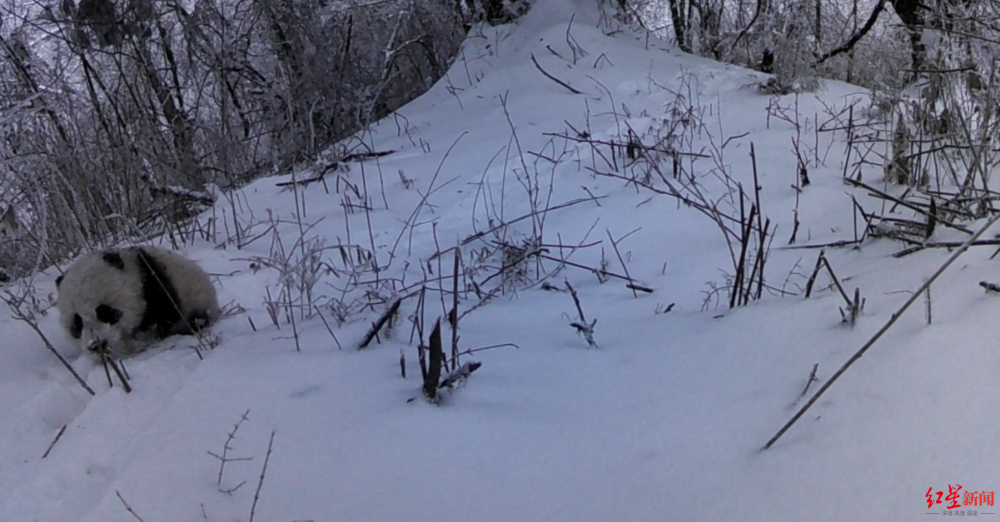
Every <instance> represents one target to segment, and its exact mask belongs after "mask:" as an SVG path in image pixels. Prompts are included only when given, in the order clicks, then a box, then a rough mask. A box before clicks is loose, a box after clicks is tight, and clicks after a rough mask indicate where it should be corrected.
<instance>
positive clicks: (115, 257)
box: [103, 252, 125, 270]
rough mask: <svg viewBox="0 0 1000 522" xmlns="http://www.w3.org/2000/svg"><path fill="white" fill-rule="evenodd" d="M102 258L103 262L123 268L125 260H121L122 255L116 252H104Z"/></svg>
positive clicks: (119, 268)
mask: <svg viewBox="0 0 1000 522" xmlns="http://www.w3.org/2000/svg"><path fill="white" fill-rule="evenodd" d="M103 259H104V262H105V263H107V264H109V265H111V266H113V267H115V268H117V269H118V270H125V261H123V260H122V256H121V254H119V253H118V252H105V253H104V256H103Z"/></svg>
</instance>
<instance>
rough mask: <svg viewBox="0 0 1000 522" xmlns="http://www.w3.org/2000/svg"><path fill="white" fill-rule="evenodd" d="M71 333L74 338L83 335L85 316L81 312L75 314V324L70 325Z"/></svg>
mask: <svg viewBox="0 0 1000 522" xmlns="http://www.w3.org/2000/svg"><path fill="white" fill-rule="evenodd" d="M69 334H70V335H72V336H73V338H74V339H79V338H80V337H81V336H82V335H83V318H82V317H80V314H73V324H72V326H70V329H69Z"/></svg>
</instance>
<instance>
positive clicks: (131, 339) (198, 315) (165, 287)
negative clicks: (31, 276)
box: [56, 246, 220, 355]
mask: <svg viewBox="0 0 1000 522" xmlns="http://www.w3.org/2000/svg"><path fill="white" fill-rule="evenodd" d="M56 287H57V288H58V292H59V297H58V307H59V316H60V317H59V322H60V325H61V326H62V327H63V329H64V330H65V331H66V333H67V334H68V335H69V337H71V338H72V339H73V340H74V341H76V342H78V343H79V344H80V345H81V347H83V348H84V349H89V350H91V351H94V350H97V349H99V348H100V349H105V350H108V351H109V352H111V353H113V354H115V355H127V354H130V353H134V352H137V351H139V350H140V349H141V348H142V347H143V346H145V345H147V344H149V343H150V342H152V341H154V340H158V339H163V338H165V337H168V336H170V335H175V334H191V333H194V332H196V331H198V330H200V329H202V328H204V327H206V326H208V325H210V324H212V323H213V322H215V320H216V319H218V317H219V315H220V310H219V302H218V298H217V297H216V293H215V287H214V286H213V285H212V282H211V280H209V278H208V274H206V273H205V271H204V270H202V269H201V267H199V266H198V265H197V264H196V263H195V262H193V261H191V260H188V259H185V258H183V257H181V256H179V255H177V254H175V253H173V252H170V251H168V250H164V249H162V248H157V247H152V246H142V247H130V248H123V249H117V250H105V251H102V252H95V253H91V254H87V255H85V256H83V257H81V258H80V259H78V260H77V261H76V262H75V263H74V264H73V265H72V266H70V267H69V269H68V270H67V271H66V273H65V274H63V275H62V276H60V277H59V278H58V279H56Z"/></svg>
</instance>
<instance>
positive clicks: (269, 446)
mask: <svg viewBox="0 0 1000 522" xmlns="http://www.w3.org/2000/svg"><path fill="white" fill-rule="evenodd" d="M274 433H275V432H274V431H271V440H269V441H268V442H267V455H265V456H264V467H263V468H261V470H260V480H259V481H257V491H256V492H255V493H254V494H253V505H251V506H250V522H253V517H254V515H256V513H257V502H258V501H259V500H260V490H261V489H262V488H263V487H264V476H265V475H267V463H268V462H270V461H271V450H272V448H273V447H274Z"/></svg>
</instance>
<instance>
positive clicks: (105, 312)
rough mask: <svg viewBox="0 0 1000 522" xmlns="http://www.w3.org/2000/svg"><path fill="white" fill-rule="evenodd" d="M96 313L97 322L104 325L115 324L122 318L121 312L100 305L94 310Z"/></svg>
mask: <svg viewBox="0 0 1000 522" xmlns="http://www.w3.org/2000/svg"><path fill="white" fill-rule="evenodd" d="M94 312H96V313H97V320H98V321H100V322H102V323H105V324H117V323H118V321H120V320H121V318H122V311H121V310H118V309H116V308H112V307H110V306H108V305H106V304H102V305H100V306H98V307H97V308H96V309H94Z"/></svg>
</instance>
